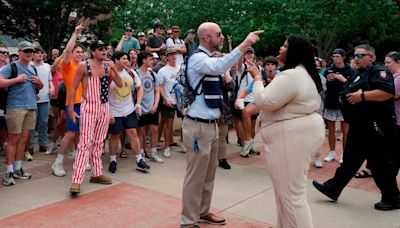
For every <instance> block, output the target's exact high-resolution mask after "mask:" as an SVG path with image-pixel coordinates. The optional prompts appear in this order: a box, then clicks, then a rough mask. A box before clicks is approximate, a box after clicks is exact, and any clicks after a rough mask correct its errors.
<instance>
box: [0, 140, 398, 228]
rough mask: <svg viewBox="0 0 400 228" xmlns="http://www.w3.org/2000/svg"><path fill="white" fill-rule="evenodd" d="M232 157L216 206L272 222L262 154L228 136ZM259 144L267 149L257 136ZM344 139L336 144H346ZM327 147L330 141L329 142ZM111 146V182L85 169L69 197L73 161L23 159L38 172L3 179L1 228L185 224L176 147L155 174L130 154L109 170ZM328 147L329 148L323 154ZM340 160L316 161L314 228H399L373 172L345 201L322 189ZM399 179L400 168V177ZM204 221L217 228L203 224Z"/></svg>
mask: <svg viewBox="0 0 400 228" xmlns="http://www.w3.org/2000/svg"><path fill="white" fill-rule="evenodd" d="M229 140H230V143H231V144H229V150H228V151H229V154H228V160H229V162H230V164H231V166H232V169H231V170H223V169H221V168H218V169H217V175H216V181H215V187H214V196H213V202H212V207H213V212H215V213H218V214H220V215H222V216H224V217H225V218H226V220H227V224H226V225H225V226H224V227H240V228H242V227H273V226H274V224H275V222H276V209H275V202H274V192H273V188H272V183H271V180H270V178H269V176H268V174H267V172H266V170H265V159H264V153H265V152H263V151H262V153H261V156H252V157H250V158H248V159H245V158H241V157H240V155H239V152H238V151H239V150H240V148H239V147H238V146H236V145H235V142H236V136H235V135H234V134H230V137H229ZM257 141H258V142H259V144H258V145H259V148H260V149H262V144H261V140H260V139H259V138H258V139H257ZM340 144H341V142H338V143H337V148H338V151H341V149H340V148H341V145H340ZM324 146H325V150H324V151H328V149H327V143H326V142H325V144H324ZM107 151H108V148H107V147H106V154H105V155H104V156H103V170H104V174H105V175H107V176H110V177H112V180H113V184H112V185H108V186H107V185H97V184H91V183H89V176H90V173H89V172H86V177H85V181H84V182H83V185H82V186H81V192H82V193H81V195H80V196H79V197H77V198H71V197H70V195H69V192H68V189H69V186H70V183H71V172H72V162H73V161H72V160H71V159H68V158H67V156H66V158H65V168H66V171H67V176H66V177H55V176H53V175H52V174H51V167H50V166H51V164H52V162H53V161H54V158H55V156H56V154H53V155H50V156H45V155H43V154H39V153H35V154H34V159H35V160H34V161H32V162H24V164H23V166H24V169H25V171H27V172H30V173H32V174H33V178H32V179H31V180H27V181H17V184H16V185H15V186H11V187H5V186H3V185H1V186H0V227H96V228H97V227H179V219H180V210H181V194H182V183H183V179H184V175H185V168H186V160H185V154H183V153H180V152H176V151H177V148H174V150H173V153H172V157H171V158H169V159H168V158H165V159H164V161H165V162H164V163H163V164H157V163H154V162H150V161H149V162H148V163H149V165H150V166H151V171H150V173H149V174H144V173H140V172H138V171H136V170H135V168H136V164H135V162H134V161H133V156H132V154H129V158H128V159H119V161H118V171H117V172H116V173H115V174H111V173H109V172H108V164H109V162H108V153H107ZM325 155H326V154H323V155H322V156H321V158H323V157H324V156H325ZM337 165H338V162H337V161H335V162H332V163H329V164H326V163H325V166H324V168H322V169H315V168H311V169H310V173H309V181H308V201H309V204H310V207H311V211H312V214H313V220H314V227H324V228H330V227H333V228H334V227H340V228H347V227H351V228H358V227H360V228H361V227H362V228H369V227H371V228H377V227H385V228H399V227H400V211H399V210H397V211H388V212H381V211H377V210H375V209H374V208H373V204H374V203H376V202H378V201H379V200H380V194H379V193H378V189H377V188H376V186H375V184H374V182H373V180H372V178H367V179H353V180H352V181H351V182H350V184H349V187H347V188H346V189H345V190H344V191H343V193H342V195H341V197H340V198H339V201H338V202H337V203H332V202H329V201H328V200H327V198H326V197H324V196H323V195H322V194H320V193H319V192H317V191H316V190H315V189H314V188H313V187H312V184H311V181H312V179H318V180H326V179H328V178H329V177H331V176H332V175H333V174H334V171H335V169H336V167H337ZM4 169H5V168H4V157H0V175H2V176H3V175H4ZM398 183H400V175H399V176H398ZM200 226H201V227H215V226H210V225H204V224H201V225H200Z"/></svg>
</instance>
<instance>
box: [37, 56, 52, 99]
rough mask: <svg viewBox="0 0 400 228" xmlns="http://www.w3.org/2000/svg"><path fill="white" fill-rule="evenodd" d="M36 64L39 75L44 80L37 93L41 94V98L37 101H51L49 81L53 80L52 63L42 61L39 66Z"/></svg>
mask: <svg viewBox="0 0 400 228" xmlns="http://www.w3.org/2000/svg"><path fill="white" fill-rule="evenodd" d="M34 66H35V68H36V71H37V74H38V75H37V76H39V78H40V80H41V81H42V82H43V88H42V89H40V90H39V93H38V94H37V95H38V96H39V100H38V101H36V103H44V102H49V101H50V95H49V81H51V80H52V76H51V68H50V65H49V64H47V63H41V64H40V65H39V66H38V65H34Z"/></svg>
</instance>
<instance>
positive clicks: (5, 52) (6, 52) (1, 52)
mask: <svg viewBox="0 0 400 228" xmlns="http://www.w3.org/2000/svg"><path fill="white" fill-rule="evenodd" d="M0 54H3V55H9V54H10V53H9V52H8V51H0Z"/></svg>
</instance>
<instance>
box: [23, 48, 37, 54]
mask: <svg viewBox="0 0 400 228" xmlns="http://www.w3.org/2000/svg"><path fill="white" fill-rule="evenodd" d="M22 51H23V52H24V53H33V52H34V50H33V49H26V50H22Z"/></svg>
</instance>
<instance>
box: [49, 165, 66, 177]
mask: <svg viewBox="0 0 400 228" xmlns="http://www.w3.org/2000/svg"><path fill="white" fill-rule="evenodd" d="M51 168H52V169H53V174H54V176H57V177H63V176H65V169H64V166H63V164H62V163H60V162H54V164H53V165H52V166H51Z"/></svg>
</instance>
